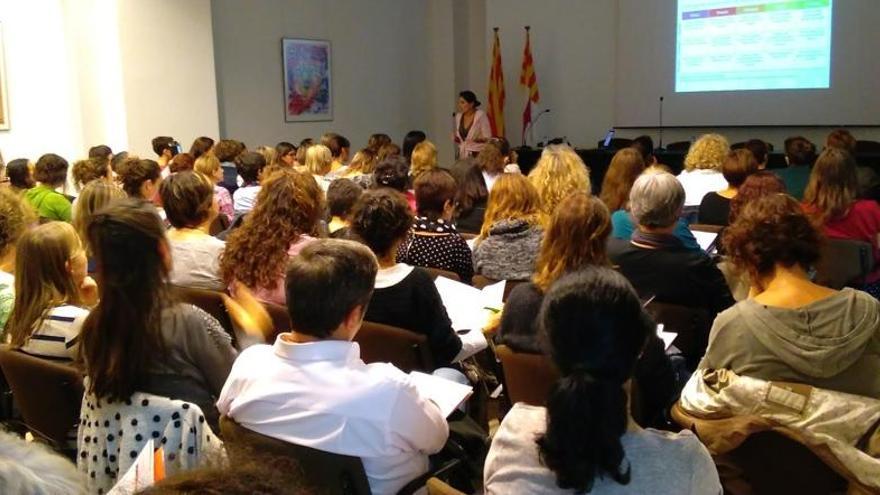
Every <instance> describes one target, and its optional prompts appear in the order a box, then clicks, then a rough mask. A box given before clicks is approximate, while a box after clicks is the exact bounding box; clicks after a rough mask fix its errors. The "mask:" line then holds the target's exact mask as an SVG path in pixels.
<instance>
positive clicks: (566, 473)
mask: <svg viewBox="0 0 880 495" xmlns="http://www.w3.org/2000/svg"><path fill="white" fill-rule="evenodd" d="M539 322H540V325H541V332H542V336H543V338H544V340H545V343H546V345H547V347H548V350H549V353H550V356H551V357H552V359H553V362H554V363H555V364H556V366H557V368H558V369H559V373H560V378H559V380H557V382H556V384H555V385H554V386H553V389H552V390H551V392H550V396H549V398H548V399H547V429H546V432H545V433H544V434H543V435H541V436H540V437H539V438H538V439H537V444H538V450H539V455H540V457H541V460H542V462H543V463H544V464H545V465H546V466H547V467H548V468H549V469H550V470H551V471H553V472H554V473H555V475H556V484H557V485H558V486H559V487H560V488H562V489H572V490H574V491H576V492H578V493H585V492H589V491H590V490H591V489H592V488H593V484H594V482H595V480H596V478H611V479H612V480H614V481H616V482H617V483H620V484H621V485H626V484H628V483H629V481H630V466H629V465H628V463H627V462H626V460H625V452H624V450H623V445H622V444H621V441H620V438H621V436H623V434H624V433H626V426H627V421H628V413H627V392H626V390H625V389H624V383H626V381H627V380H629V379H630V377H632V375H633V370H634V367H635V364H636V360H637V359H638V356H639V354H640V352H641V351H642V348H643V347H644V345H645V342H646V341H647V339H648V335H649V333H650V331H651V328H652V326H653V325H652V323H651V320H650V318H648V317H647V316H646V314H645V313H644V311H643V310H642V306H641V304H640V303H639V298H638V296H637V295H636V293H635V291H634V290H633V288H632V286H631V285H630V284H629V282H627V280H626V279H625V278H624V277H623V275H621V274H620V273H618V272H616V271H614V270H613V269H611V268H608V267H599V266H591V267H587V268H585V269H583V270H581V271H577V272H574V273H570V274H568V275H565V276H563V277H562V278H560V279H559V280H558V281H557V282H556V284H554V285H553V287H552V288H551V289H550V291H549V292H548V293H547V295H546V297H545V298H544V302H543V304H542V305H541V313H540V316H539Z"/></svg>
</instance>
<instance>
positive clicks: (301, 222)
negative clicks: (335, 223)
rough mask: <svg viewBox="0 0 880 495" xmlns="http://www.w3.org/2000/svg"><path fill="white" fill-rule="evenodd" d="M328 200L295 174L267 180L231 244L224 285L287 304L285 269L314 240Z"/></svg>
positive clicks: (222, 267) (223, 267) (228, 242)
mask: <svg viewBox="0 0 880 495" xmlns="http://www.w3.org/2000/svg"><path fill="white" fill-rule="evenodd" d="M261 158H262V157H261ZM323 200H324V197H323V193H322V192H321V190H320V188H318V184H316V183H315V180H314V179H312V176H311V175H309V174H303V173H299V172H294V171H292V170H290V171H283V172H278V173H275V174H272V175H271V176H270V177H269V178H267V179H266V181H265V182H264V183H263V187H262V189H261V190H260V194H259V195H258V196H257V202H256V204H255V205H254V209H253V211H251V212H250V214H248V215H247V216H246V217H245V218H244V222H243V223H242V224H241V227H239V228H237V229H235V230H233V231H232V233H231V234H230V235H229V237H228V238H227V239H226V249H225V250H224V251H223V256H221V258H220V273H221V275H222V276H223V280H224V281H225V282H226V283H227V284H231V285H232V284H233V282H236V281H237V282H239V283H241V284H243V285H245V286H246V287H247V288H249V289H250V290H251V291H252V292H254V294H255V295H256V297H257V298H258V299H260V300H262V301H264V302H270V303H274V304H284V268H285V267H286V266H287V262H288V261H289V259H290V258H291V257H292V256H296V255H297V254H298V253H299V251H300V250H301V249H302V248H303V247H305V245H306V244H308V243H309V242H312V241H313V240H314V238H313V237H311V234H312V233H313V231H314V230H315V225H316V224H317V223H318V220H319V219H320V217H321V214H322V212H323V202H324V201H323Z"/></svg>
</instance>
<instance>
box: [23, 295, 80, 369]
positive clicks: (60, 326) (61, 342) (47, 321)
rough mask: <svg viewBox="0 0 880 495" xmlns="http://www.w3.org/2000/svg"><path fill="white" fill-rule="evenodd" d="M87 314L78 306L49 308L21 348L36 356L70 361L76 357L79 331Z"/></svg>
mask: <svg viewBox="0 0 880 495" xmlns="http://www.w3.org/2000/svg"><path fill="white" fill-rule="evenodd" d="M88 315H89V311H88V310H87V309H83V308H80V307H79V306H70V305H64V306H57V307H55V308H52V309H50V310H49V311H48V313H47V314H46V317H45V318H44V319H43V321H42V322H40V323H39V326H38V327H37V328H36V329H35V330H34V333H33V334H32V335H31V337H30V338H29V339H28V341H27V342H26V343H25V345H24V346H22V348H21V350H22V351H23V352H26V353H28V354H30V355H32V356H36V357H41V358H47V359H55V360H64V361H68V360H69V361H72V360H73V359H74V358H76V352H77V347H78V345H79V331H80V329H81V328H82V324H83V322H84V321H85V319H86V316H88Z"/></svg>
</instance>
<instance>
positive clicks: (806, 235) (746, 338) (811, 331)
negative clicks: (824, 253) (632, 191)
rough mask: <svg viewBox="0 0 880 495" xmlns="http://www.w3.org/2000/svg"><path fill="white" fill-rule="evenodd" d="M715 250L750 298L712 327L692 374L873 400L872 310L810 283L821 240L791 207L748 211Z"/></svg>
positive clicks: (773, 200) (879, 394)
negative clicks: (745, 282) (735, 269)
mask: <svg viewBox="0 0 880 495" xmlns="http://www.w3.org/2000/svg"><path fill="white" fill-rule="evenodd" d="M723 242H724V245H725V247H726V250H727V254H728V256H729V257H730V258H731V260H732V261H733V262H734V263H735V264H736V265H738V266H740V267H741V268H742V269H744V270H746V271H747V272H748V273H749V276H750V279H751V285H752V286H751V292H750V294H749V298H748V299H746V300H744V301H740V302H739V303H737V304H736V305H735V306H733V307H732V308H730V309H728V310H727V311H724V312H723V313H721V314H719V315H718V317H717V318H716V319H715V324H714V325H713V326H712V332H711V334H710V336H709V348H708V349H707V350H706V355H705V357H704V358H703V361H702V362H701V363H700V366H699V367H700V369H722V368H723V369H729V370H732V371H734V372H735V373H737V374H739V375H745V376H750V377H753V378H759V379H762V380H773V381H785V382H798V383H804V384H808V385H812V386H814V387H819V388H824V389H829V390H836V391H839V392H846V393H850V394H856V395H864V396H867V397H873V398H875V399H876V398H880V302H878V301H877V300H876V299H874V298H872V297H871V296H869V295H868V294H866V293H864V292H862V291H857V290H854V289H850V288H846V289H843V290H841V291H836V290H832V289H829V288H827V287H822V286H820V285H816V284H814V283H812V282H811V281H810V277H809V275H808V273H807V271H808V270H809V269H810V267H811V266H812V265H813V263H815V262H816V261H817V260H818V258H819V243H820V242H821V235H820V233H819V232H818V230H817V229H816V227H815V226H814V225H813V223H812V222H811V221H810V219H809V218H808V217H807V216H806V215H805V214H804V213H803V212H802V210H801V208H800V207H799V205H798V204H797V202H796V201H795V200H794V199H792V198H791V197H789V196H786V195H784V194H772V195H769V196H765V197H763V198H759V199H757V200H756V201H754V202H752V203H750V204H749V205H747V206H746V207H745V208H744V209H743V211H742V212H741V213H740V214H739V216H738V217H737V218H736V220H735V221H734V222H733V223H732V224H731V225H730V227H728V228H727V230H725V232H724V237H723Z"/></svg>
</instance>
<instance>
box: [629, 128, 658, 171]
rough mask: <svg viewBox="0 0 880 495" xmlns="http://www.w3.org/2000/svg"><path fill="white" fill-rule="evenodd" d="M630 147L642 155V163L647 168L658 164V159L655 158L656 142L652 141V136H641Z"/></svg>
mask: <svg viewBox="0 0 880 495" xmlns="http://www.w3.org/2000/svg"><path fill="white" fill-rule="evenodd" d="M629 147H630V148H633V149H634V150H636V151H638V152H639V154H640V155H642V162H643V163H644V164H645V166H646V167H650V166H651V165H656V164H657V157H656V156H654V140H653V139H651V136H645V135H643V136H639V137H637V138H635V139H633V140H632V144H631V145H629Z"/></svg>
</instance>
